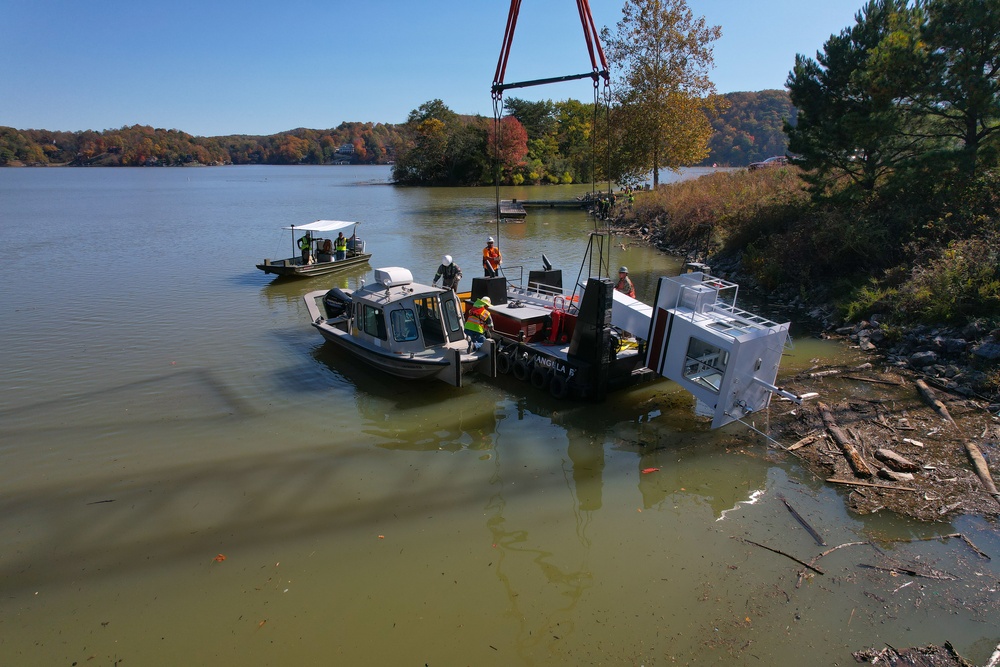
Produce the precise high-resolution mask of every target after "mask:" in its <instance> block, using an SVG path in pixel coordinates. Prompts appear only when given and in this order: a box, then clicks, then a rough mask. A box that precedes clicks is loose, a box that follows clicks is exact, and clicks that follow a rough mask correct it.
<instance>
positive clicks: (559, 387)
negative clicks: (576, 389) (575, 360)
mask: <svg viewBox="0 0 1000 667" xmlns="http://www.w3.org/2000/svg"><path fill="white" fill-rule="evenodd" d="M549 393H550V394H552V397H553V398H566V396H567V395H568V394H569V378H567V377H566V376H565V375H557V374H555V373H553V374H552V378H551V379H550V380H549Z"/></svg>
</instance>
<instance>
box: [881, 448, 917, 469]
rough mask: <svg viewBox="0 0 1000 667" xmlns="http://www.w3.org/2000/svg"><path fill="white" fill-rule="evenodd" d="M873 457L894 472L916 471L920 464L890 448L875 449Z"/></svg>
mask: <svg viewBox="0 0 1000 667" xmlns="http://www.w3.org/2000/svg"><path fill="white" fill-rule="evenodd" d="M875 458H877V459H878V460H879V461H882V462H883V463H885V465H886V466H887V467H889V468H892V469H893V470H895V471H896V472H917V471H918V470H920V466H919V465H917V464H916V463H914V462H913V461H911V460H909V459H907V458H904V457H902V456H900V455H899V454H897V453H896V452H894V451H892V450H891V449H876V450H875Z"/></svg>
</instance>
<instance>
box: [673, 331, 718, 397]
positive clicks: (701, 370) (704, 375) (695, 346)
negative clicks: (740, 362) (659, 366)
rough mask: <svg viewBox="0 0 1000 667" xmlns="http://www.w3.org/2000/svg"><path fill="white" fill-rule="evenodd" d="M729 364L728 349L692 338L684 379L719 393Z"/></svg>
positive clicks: (685, 364)
mask: <svg viewBox="0 0 1000 667" xmlns="http://www.w3.org/2000/svg"><path fill="white" fill-rule="evenodd" d="M728 364H729V352H728V351H727V350H723V349H722V348H720V347H717V346H715V345H712V344H711V343H706V342H705V341H703V340H698V339H697V338H692V339H691V340H690V341H689V342H688V350H687V356H686V357H685V358H684V379H686V380H689V381H691V382H694V383H695V384H697V385H699V386H701V387H704V388H705V389H708V390H709V391H712V392H714V393H716V394H718V393H719V389H720V387H721V386H722V376H723V375H725V373H726V366H727V365H728Z"/></svg>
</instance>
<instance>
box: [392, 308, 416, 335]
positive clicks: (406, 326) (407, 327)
mask: <svg viewBox="0 0 1000 667" xmlns="http://www.w3.org/2000/svg"><path fill="white" fill-rule="evenodd" d="M389 319H390V320H391V321H392V338H393V340H395V341H396V342H398V343H403V342H406V341H410V340H416V339H417V317H416V315H414V314H413V311H412V310H410V309H409V308H402V309H400V310H394V311H392V312H390V313H389Z"/></svg>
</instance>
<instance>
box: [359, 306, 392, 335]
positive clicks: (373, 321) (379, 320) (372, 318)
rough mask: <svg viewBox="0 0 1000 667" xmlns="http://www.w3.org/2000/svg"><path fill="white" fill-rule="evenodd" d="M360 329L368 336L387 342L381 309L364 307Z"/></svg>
mask: <svg viewBox="0 0 1000 667" xmlns="http://www.w3.org/2000/svg"><path fill="white" fill-rule="evenodd" d="M361 329H362V330H363V331H364V332H365V333H366V334H368V335H369V336H374V337H375V338H380V339H382V340H388V336H387V335H386V332H385V316H384V315H383V314H382V309H381V308H375V307H374V306H369V305H365V306H364V314H363V316H362V318H361Z"/></svg>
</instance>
